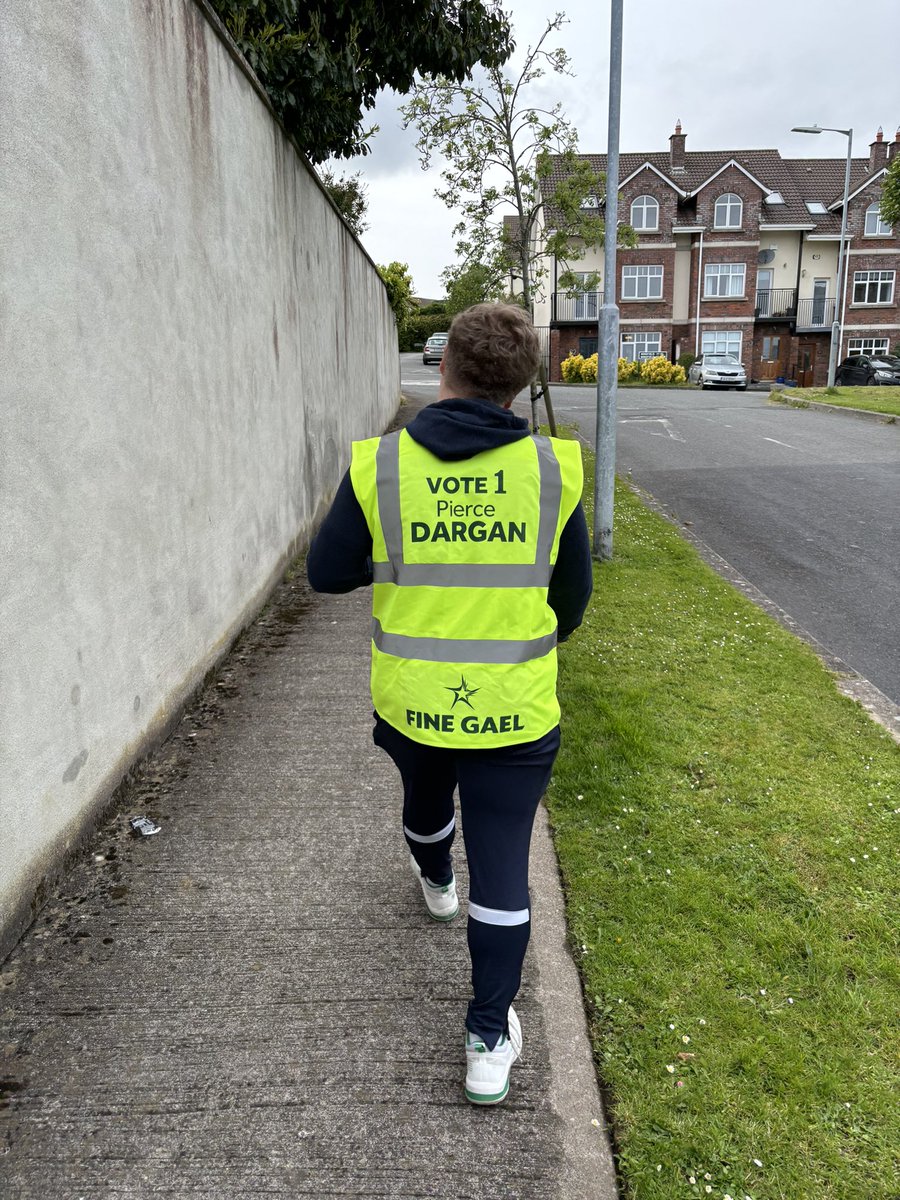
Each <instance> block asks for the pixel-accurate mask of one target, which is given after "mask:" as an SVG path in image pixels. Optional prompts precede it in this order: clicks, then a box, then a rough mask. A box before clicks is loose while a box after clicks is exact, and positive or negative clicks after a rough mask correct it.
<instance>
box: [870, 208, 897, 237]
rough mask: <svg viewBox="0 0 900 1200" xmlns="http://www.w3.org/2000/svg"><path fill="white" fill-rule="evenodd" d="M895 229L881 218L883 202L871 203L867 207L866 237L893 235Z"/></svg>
mask: <svg viewBox="0 0 900 1200" xmlns="http://www.w3.org/2000/svg"><path fill="white" fill-rule="evenodd" d="M893 232H894V231H893V229H892V228H891V226H890V225H888V224H887V222H885V221H882V219H881V204H880V203H878V202H876V203H875V204H870V205H869V207H868V208H867V209H866V226H865V234H864V236H865V237H891V236H892V235H893Z"/></svg>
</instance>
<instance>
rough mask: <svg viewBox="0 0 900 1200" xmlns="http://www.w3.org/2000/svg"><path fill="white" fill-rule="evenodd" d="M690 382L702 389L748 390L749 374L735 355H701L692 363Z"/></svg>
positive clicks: (689, 375)
mask: <svg viewBox="0 0 900 1200" xmlns="http://www.w3.org/2000/svg"><path fill="white" fill-rule="evenodd" d="M688 382H689V383H699V384H700V386H701V387H702V388H709V387H726V388H727V387H731V388H738V389H739V390H740V391H742V392H744V391H746V390H747V372H746V370H745V369H744V365H743V363H741V362H739V361H738V359H737V358H736V357H735V356H734V355H733V354H701V355H700V357H699V358H698V359H696V360H695V361H694V362H693V363H691V369H690V370H689V371H688Z"/></svg>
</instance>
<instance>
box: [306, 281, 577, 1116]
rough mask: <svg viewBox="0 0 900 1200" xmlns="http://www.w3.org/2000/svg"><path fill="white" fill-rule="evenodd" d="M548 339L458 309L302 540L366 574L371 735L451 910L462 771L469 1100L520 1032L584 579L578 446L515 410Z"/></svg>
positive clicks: (416, 847) (346, 572)
mask: <svg viewBox="0 0 900 1200" xmlns="http://www.w3.org/2000/svg"><path fill="white" fill-rule="evenodd" d="M539 355H540V351H539V346H538V340H537V335H536V333H535V330H534V327H533V325H532V323H531V320H530V318H529V317H528V315H527V314H526V313H525V312H524V311H523V310H522V309H520V308H518V307H515V306H513V305H500V304H497V305H495V304H479V305H476V306H475V307H474V308H470V309H467V310H466V311H465V312H462V313H460V314H459V315H458V316H457V317H456V318H455V319H454V321H453V323H452V325H451V327H450V335H449V340H448V342H447V346H446V349H445V352H444V358H443V362H442V363H441V377H442V378H441V386H440V391H439V393H438V401H437V403H436V404H433V405H430V406H429V407H427V408H425V409H423V410H422V411H421V412H420V413H419V414H418V415H417V416H416V417H415V418H414V420H413V421H412V422H411V423H410V425H409V427H408V428H407V429H406V430H403V431H401V432H399V433H393V434H388V435H387V436H385V437H381V438H371V439H369V440H367V441H362V442H355V443H354V445H353V455H352V461H351V466H350V470H349V471H348V472H347V475H346V476H345V477H344V479H343V481H342V483H341V485H340V488H339V489H338V493H337V495H336V497H335V500H334V504H333V505H332V508H331V511H330V512H329V514H328V516H327V517H326V518H325V521H324V523H323V524H322V527H321V529H320V530H319V532H318V534H317V535H316V537H315V539H314V540H313V543H312V546H311V547H310V551H309V555H308V559H307V570H308V575H309V581H310V584H311V585H312V587H313V588H314V589H315V590H316V591H322V592H347V591H351V590H352V589H354V588H357V587H364V586H367V585H369V584H371V585H372V589H373V595H372V614H373V616H372V673H371V686H372V698H373V701H374V705H375V730H374V740H375V743H376V745H378V746H380V747H381V748H382V749H383V750H385V751H386V752H387V753H388V754H389V755H390V756H391V758H392V759H393V760H394V762H395V763H396V765H397V768H398V769H399V772H400V776H401V779H402V783H403V832H404V835H405V837H406V842H407V845H408V847H409V851H410V863H411V865H412V868H413V871H414V873H415V876H416V878H417V880H418V881H419V884H420V886H421V889H422V894H423V897H424V900H425V905H426V908H427V911H428V913H429V914H430V915H431V916H432V917H433V918H434V919H436V920H439V921H448V920H452V918H453V917H455V916H456V914H457V912H458V907H459V906H458V901H457V896H456V880H455V877H454V874H453V865H452V858H451V853H450V848H451V845H452V843H453V838H454V834H455V829H456V820H455V812H454V804H453V795H454V791H455V789H456V788H457V787H458V788H459V802H460V810H461V815H462V825H463V836H464V840H465V847H466V856H467V859H468V864H469V877H470V887H469V904H468V945H469V953H470V955H471V960H472V992H473V994H472V999H471V1000H470V1002H469V1007H468V1012H467V1015H466V1041H465V1053H466V1078H465V1094H466V1098H467V1099H468V1100H470V1101H471V1102H472V1103H473V1104H498V1103H500V1102H501V1101H502V1100H504V1099H505V1098H506V1095H507V1092H508V1090H509V1073H510V1068H511V1067H512V1064H513V1062H514V1061H515V1060H516V1058H518V1056H519V1055H520V1053H521V1049H522V1033H521V1027H520V1024H519V1020H518V1018H517V1016H516V1013H515V1010H514V1009H513V1007H512V1001H513V999H514V998H515V996H516V994H517V992H518V990H519V985H520V982H521V974H522V962H523V959H524V956H525V949H526V947H527V945H528V938H529V934H530V928H531V914H530V905H529V893H528V853H529V846H530V841H531V831H532V826H533V823H534V816H535V812H536V810H537V805H538V802H539V800H540V798H541V796H542V795H543V793H544V791H545V790H546V787H547V784H548V782H549V780H550V774H551V770H552V767H553V762H554V759H555V758H556V753H557V751H558V749H559V704H558V701H557V698H556V644H557V642H559V641H564V640H565V639H566V638H567V637H568V636H569V634H570V633H572V631H573V630H574V629H577V627H578V626H579V625H580V624H581V620H582V617H583V616H584V611H585V609H586V607H587V603H588V600H589V598H590V594H591V587H592V571H591V556H590V544H589V540H588V532H587V523H586V521H585V517H584V511H583V509H582V507H581V491H582V467H581V453H580V448H579V446H578V444H577V443H575V442H570V441H562V440H559V439H556V438H547V437H538V436H533V435H531V434H530V433H529V430H528V422H527V421H526V420H524V419H523V418H521V417H517V416H515V415H514V414H513V413H512V412H511V411H510V406H511V404H512V402H513V399H514V398H515V396H516V395H517V394H518V392H519V391H520V390H521V389H522V388H524V387H525V386H526V385H527V384H528V383H529V382H530V381H531V380H532V379H533V378H534V376H535V374H536V372H537V368H538V364H539Z"/></svg>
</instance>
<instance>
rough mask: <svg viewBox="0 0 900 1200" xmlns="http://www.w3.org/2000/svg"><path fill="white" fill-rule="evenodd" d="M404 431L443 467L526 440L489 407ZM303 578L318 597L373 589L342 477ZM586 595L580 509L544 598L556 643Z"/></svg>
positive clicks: (469, 405) (445, 407)
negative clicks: (551, 614)
mask: <svg viewBox="0 0 900 1200" xmlns="http://www.w3.org/2000/svg"><path fill="white" fill-rule="evenodd" d="M406 428H407V432H408V433H409V435H410V437H412V438H414V439H415V440H416V441H417V442H418V443H419V445H420V446H424V447H425V448H426V450H430V451H431V453H432V454H434V455H436V456H437V457H438V458H440V459H443V460H444V461H445V462H458V461H459V460H461V459H466V458H471V457H472V456H473V455H475V454H480V453H481V452H482V451H484V450H496V449H497V448H498V447H500V446H507V445H509V444H510V443H511V442H517V441H519V439H520V438H523V437H528V422H527V421H526V420H525V419H524V417H517V416H516V415H515V413H512V412H510V410H509V409H505V408H500V407H499V405H496V404H492V403H491V402H490V401H488V400H441V401H439V402H438V403H437V404H430V405H429V406H428V407H427V408H423V409H422V411H421V412H419V413H417V415H416V416H415V417H414V418H413V419H412V421H410V423H409V425H408V426H407V427H406ZM306 571H307V576H308V578H309V582H310V586H311V587H312V588H313V589H314V590H315V591H317V592H352V591H353V590H354V588H358V587H365V586H366V585H368V584H370V583H371V582H372V538H371V535H370V534H369V527H368V525H367V524H366V519H365V517H364V516H363V511H362V509H361V508H360V506H359V501H358V500H357V499H356V494H355V492H354V491H353V485H352V484H351V482H350V472H349V471H348V472H347V474H346V475H345V476H344V478H343V479H342V480H341V484H340V487H339V488H338V490H337V495H336V496H335V498H334V503H333V504H332V506H331V509H330V511H329V513H328V515H327V517H326V518H325V520H324V521H323V522H322V525H321V527H320V528H319V531H318V533H317V534H316V536H315V537H314V538H313V542H312V545H311V546H310V548H309V554H308V555H307V559H306ZM592 588H593V570H592V567H591V547H590V539H589V538H588V531H587V522H586V520H585V516H584V509H583V508H582V507H581V504H579V505H578V507H577V508H576V509H575V511H574V512H573V513H572V515H571V517H570V518H569V520H568V521H567V522H566V525H565V528H564V529H563V531H562V534H561V535H560V539H559V554H558V556H557V560H556V565H555V567H554V568H553V576H552V578H551V580H550V588H549V593H548V596H547V601H548V603H549V605H550V607H551V608H552V609H553V611H554V612H555V613H556V619H557V623H558V625H559V632H558V637H559V640H560V641H565V639H566V638H567V637H568V636H569V634H570V633H572V631H573V630H575V629H577V628H578V626H579V625H580V624H581V621H582V618H583V616H584V612H585V609H586V608H587V605H588V600H589V599H590V597H591V591H592Z"/></svg>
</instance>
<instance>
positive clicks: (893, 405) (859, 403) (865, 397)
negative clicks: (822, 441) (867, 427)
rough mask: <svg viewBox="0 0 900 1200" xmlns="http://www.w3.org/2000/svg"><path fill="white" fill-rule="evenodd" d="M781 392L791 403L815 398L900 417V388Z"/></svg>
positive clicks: (785, 390) (828, 402)
mask: <svg viewBox="0 0 900 1200" xmlns="http://www.w3.org/2000/svg"><path fill="white" fill-rule="evenodd" d="M781 394H782V396H784V398H785V400H786V401H787V402H788V403H789V404H790V403H793V402H796V401H804V400H815V401H816V403H817V404H833V405H835V407H836V408H862V409H865V410H866V412H879V413H887V414H888V415H889V416H892V417H900V388H882V387H879V388H869V387H842V388H830V389H829V388H785V389H784V391H783V392H782V393H781Z"/></svg>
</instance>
